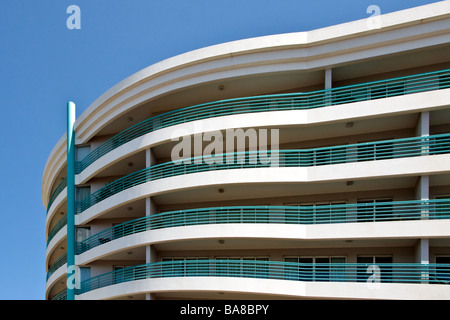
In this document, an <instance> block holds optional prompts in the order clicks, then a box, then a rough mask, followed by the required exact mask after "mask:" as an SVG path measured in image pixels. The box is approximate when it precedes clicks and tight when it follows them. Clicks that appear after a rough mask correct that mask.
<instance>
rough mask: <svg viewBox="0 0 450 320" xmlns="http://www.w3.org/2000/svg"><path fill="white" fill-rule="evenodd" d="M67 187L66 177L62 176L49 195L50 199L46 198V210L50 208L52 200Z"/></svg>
mask: <svg viewBox="0 0 450 320" xmlns="http://www.w3.org/2000/svg"><path fill="white" fill-rule="evenodd" d="M66 187H67V178H64V179H62V180H61V182H60V183H59V184H58V186H57V187H56V189H55V191H53V193H52V195H51V196H50V199H49V200H48V204H47V212H48V210H49V209H50V207H51V206H52V204H53V201H55V199H56V198H57V197H58V196H59V194H60V193H61V192H62V191H63V190H64V189H65V188H66Z"/></svg>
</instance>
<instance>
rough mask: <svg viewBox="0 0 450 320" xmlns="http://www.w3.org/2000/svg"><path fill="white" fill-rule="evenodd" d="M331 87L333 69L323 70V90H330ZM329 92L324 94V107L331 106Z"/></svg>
mask: <svg viewBox="0 0 450 320" xmlns="http://www.w3.org/2000/svg"><path fill="white" fill-rule="evenodd" d="M332 87H333V69H325V90H331V88H332ZM331 103H332V101H331V92H330V91H327V92H325V105H327V106H328V105H331Z"/></svg>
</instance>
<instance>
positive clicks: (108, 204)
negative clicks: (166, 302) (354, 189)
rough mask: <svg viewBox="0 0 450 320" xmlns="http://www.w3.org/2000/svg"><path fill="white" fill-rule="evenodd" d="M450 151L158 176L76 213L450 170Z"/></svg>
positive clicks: (83, 218)
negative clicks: (205, 190) (240, 187)
mask: <svg viewBox="0 0 450 320" xmlns="http://www.w3.org/2000/svg"><path fill="white" fill-rule="evenodd" d="M449 163H450V154H444V155H434V156H422V157H411V158H399V159H390V160H378V161H367V162H355V163H343V164H335V165H327V166H317V167H289V168H284V167H281V168H278V167H274V168H249V169H231V170H218V171H208V172H200V173H191V174H186V175H180V176H174V177H169V178H163V179H158V180H154V181H150V182H147V183H143V184H140V185H137V186H135V187H132V188H129V189H126V190H124V191H122V192H119V193H117V194H115V195H112V196H110V197H108V198H107V199H105V200H103V201H100V202H99V203H96V204H94V205H93V206H91V207H89V208H88V209H86V210H85V211H83V212H82V213H81V214H78V215H77V216H75V224H77V225H81V224H84V223H87V222H88V221H90V220H93V219H95V218H97V217H99V216H101V215H102V214H104V213H106V212H108V211H109V210H112V209H114V208H117V207H119V206H124V205H126V204H127V203H130V202H132V201H135V200H139V199H143V198H146V197H150V196H155V195H158V194H162V193H168V192H174V191H181V190H188V189H192V188H199V187H207V186H217V185H221V186H226V185H237V184H248V183H251V184H260V183H261V184H267V183H308V182H326V181H345V180H358V179H365V178H368V177H370V179H379V178H385V177H386V178H387V177H401V176H411V175H417V176H418V175H433V174H439V173H445V172H449V171H450V167H449Z"/></svg>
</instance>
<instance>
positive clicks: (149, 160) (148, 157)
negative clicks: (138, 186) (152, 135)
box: [145, 149, 158, 300]
mask: <svg viewBox="0 0 450 320" xmlns="http://www.w3.org/2000/svg"><path fill="white" fill-rule="evenodd" d="M155 164H156V158H155V156H154V154H153V152H152V150H151V149H147V150H146V151H145V166H146V167H147V168H149V167H151V166H152V165H155ZM156 212H157V208H156V204H155V203H154V201H153V199H152V197H148V198H146V199H145V216H146V217H149V216H150V215H152V214H154V213H156ZM157 260H158V253H157V251H156V250H155V248H154V247H153V246H152V245H148V246H146V247H145V263H147V264H148V263H153V262H157ZM145 299H146V300H153V299H154V296H153V294H152V293H146V294H145Z"/></svg>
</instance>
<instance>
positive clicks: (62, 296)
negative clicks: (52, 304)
mask: <svg viewBox="0 0 450 320" xmlns="http://www.w3.org/2000/svg"><path fill="white" fill-rule="evenodd" d="M52 300H54V301H61V300H67V290H63V291H61V292H60V293H58V294H57V295H56V296H54V297H53V298H52Z"/></svg>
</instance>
